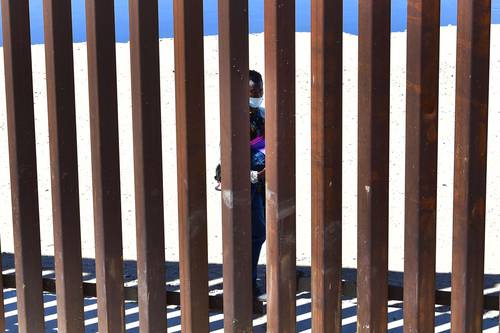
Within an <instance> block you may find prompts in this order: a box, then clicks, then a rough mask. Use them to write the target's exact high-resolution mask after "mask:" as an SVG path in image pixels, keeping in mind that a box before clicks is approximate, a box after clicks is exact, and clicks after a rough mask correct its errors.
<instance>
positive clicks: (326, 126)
mask: <svg viewBox="0 0 500 333" xmlns="http://www.w3.org/2000/svg"><path fill="white" fill-rule="evenodd" d="M311 42H312V48H311V60H312V78H313V79H312V91H311V92H312V96H311V104H312V129H311V133H312V168H311V171H312V197H311V205H312V206H311V207H312V229H311V230H312V256H311V260H312V265H311V266H312V267H311V274H312V277H311V283H312V285H311V288H312V329H313V330H314V332H324V333H326V332H337V333H340V332H341V327H342V307H341V296H342V289H341V288H342V284H341V275H342V71H343V68H342V1H339V0H336V1H328V0H314V1H312V18H311Z"/></svg>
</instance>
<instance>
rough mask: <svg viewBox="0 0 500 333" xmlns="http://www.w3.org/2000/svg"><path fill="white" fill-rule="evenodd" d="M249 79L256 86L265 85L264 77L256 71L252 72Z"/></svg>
mask: <svg viewBox="0 0 500 333" xmlns="http://www.w3.org/2000/svg"><path fill="white" fill-rule="evenodd" d="M249 79H250V81H252V82H253V83H254V84H263V83H264V81H263V80H262V75H260V73H259V72H257V71H254V70H250V73H249Z"/></svg>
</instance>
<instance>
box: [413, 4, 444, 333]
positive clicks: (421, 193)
mask: <svg viewBox="0 0 500 333" xmlns="http://www.w3.org/2000/svg"><path fill="white" fill-rule="evenodd" d="M439 6H440V2H439V1H434V0H430V1H429V0H412V1H409V2H408V32H407V34H408V39H407V44H408V45H407V70H406V73H407V74H406V81H407V83H406V193H405V198H406V201H405V269H404V288H405V293H404V295H405V298H404V299H405V300H404V330H405V332H408V333H410V332H432V331H434V302H435V292H434V289H435V276H436V274H435V270H436V190H437V147H438V145H437V138H438V96H439V13H440V7H439Z"/></svg>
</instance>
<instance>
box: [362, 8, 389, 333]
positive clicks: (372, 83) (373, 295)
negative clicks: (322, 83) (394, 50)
mask: <svg viewBox="0 0 500 333" xmlns="http://www.w3.org/2000/svg"><path fill="white" fill-rule="evenodd" d="M390 13H391V11H390V1H389V0H382V1H374V0H362V1H360V2H359V46H358V107H359V112H358V117H359V118H358V278H357V280H358V332H359V333H364V332H385V331H386V330H387V269H388V212H389V204H388V201H389V191H388V190H389V91H390V82H389V70H390V65H389V64H390V61H389V59H390Z"/></svg>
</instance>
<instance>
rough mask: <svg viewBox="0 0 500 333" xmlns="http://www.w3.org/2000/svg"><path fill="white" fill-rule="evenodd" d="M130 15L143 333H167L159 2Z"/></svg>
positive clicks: (138, 4) (139, 5) (133, 8)
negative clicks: (164, 291)
mask: <svg viewBox="0 0 500 333" xmlns="http://www.w3.org/2000/svg"><path fill="white" fill-rule="evenodd" d="M129 10H130V62H131V72H132V73H131V74H132V118H133V119H132V120H133V137H134V172H135V209H136V223H137V226H136V229H137V277H138V282H139V284H138V286H139V325H140V330H141V332H165V331H166V330H167V321H166V300H165V297H164V296H163V293H162V292H160V291H161V290H164V289H165V251H164V250H163V249H164V248H165V232H164V214H163V172H162V143H161V104H160V55H159V35H158V2H157V1H143V0H131V1H129Z"/></svg>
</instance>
